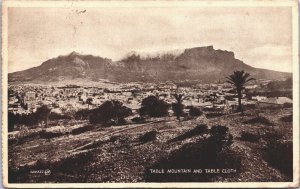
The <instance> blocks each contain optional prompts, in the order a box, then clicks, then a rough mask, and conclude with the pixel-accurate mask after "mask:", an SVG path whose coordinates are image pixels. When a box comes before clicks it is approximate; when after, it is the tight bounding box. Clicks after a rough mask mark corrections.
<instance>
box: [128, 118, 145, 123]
mask: <svg viewBox="0 0 300 189" xmlns="http://www.w3.org/2000/svg"><path fill="white" fill-rule="evenodd" d="M131 121H133V122H135V123H142V122H145V118H143V117H134V118H132V119H131Z"/></svg>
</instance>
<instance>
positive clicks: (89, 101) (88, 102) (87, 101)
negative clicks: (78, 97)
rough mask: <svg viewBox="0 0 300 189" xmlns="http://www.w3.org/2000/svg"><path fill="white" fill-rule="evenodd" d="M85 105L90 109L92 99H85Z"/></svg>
mask: <svg viewBox="0 0 300 189" xmlns="http://www.w3.org/2000/svg"><path fill="white" fill-rule="evenodd" d="M86 103H87V105H88V109H90V105H93V99H92V98H87V99H86Z"/></svg>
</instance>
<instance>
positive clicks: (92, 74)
mask: <svg viewBox="0 0 300 189" xmlns="http://www.w3.org/2000/svg"><path fill="white" fill-rule="evenodd" d="M234 70H245V71H246V72H249V73H250V74H251V75H252V76H253V77H255V78H256V79H278V78H285V77H289V76H291V74H290V73H284V72H276V71H271V70H266V69H258V68H254V67H251V66H249V65H247V64H245V63H243V62H242V61H240V60H238V59H236V58H235V57H234V53H233V52H229V51H224V50H215V49H214V48H213V46H207V47H196V48H190V49H185V50H184V51H183V53H181V54H179V55H173V54H162V55H159V56H154V57H153V56H152V57H147V58H144V57H143V58H142V57H140V55H138V54H134V53H133V54H131V55H129V56H127V57H126V58H124V59H122V60H119V61H115V62H113V61H112V60H111V59H107V58H101V57H96V56H92V55H80V54H78V53H76V52H72V53H70V54H69V55H66V56H59V57H57V58H53V59H50V60H47V61H45V62H43V63H42V64H41V65H40V66H38V67H34V68H30V69H27V70H24V71H20V72H15V73H11V74H9V75H8V77H9V82H31V83H36V82H58V81H65V80H75V79H84V80H91V81H99V80H100V79H108V80H110V81H116V82H132V81H149V82H161V81H168V80H173V81H177V80H198V81H199V82H214V81H217V80H221V81H223V80H224V78H225V76H227V75H229V74H231V73H232V72H233V71H234Z"/></svg>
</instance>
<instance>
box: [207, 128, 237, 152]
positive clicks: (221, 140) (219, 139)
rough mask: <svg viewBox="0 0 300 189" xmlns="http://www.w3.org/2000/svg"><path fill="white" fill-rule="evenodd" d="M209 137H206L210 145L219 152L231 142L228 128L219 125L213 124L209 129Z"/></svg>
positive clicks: (231, 138)
mask: <svg viewBox="0 0 300 189" xmlns="http://www.w3.org/2000/svg"><path fill="white" fill-rule="evenodd" d="M210 135H211V137H209V138H208V141H209V144H210V146H211V147H212V148H213V149H214V150H215V151H216V152H220V151H221V150H223V149H227V148H228V147H229V146H230V145H231V144H232V143H233V136H232V135H231V134H230V132H229V128H228V127H225V126H221V125H214V126H212V127H211V129H210Z"/></svg>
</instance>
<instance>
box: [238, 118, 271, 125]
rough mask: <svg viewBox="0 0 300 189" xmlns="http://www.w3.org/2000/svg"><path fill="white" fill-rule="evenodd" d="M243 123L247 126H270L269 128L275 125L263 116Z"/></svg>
mask: <svg viewBox="0 0 300 189" xmlns="http://www.w3.org/2000/svg"><path fill="white" fill-rule="evenodd" d="M243 123H246V124H256V123H260V124H263V125H268V126H271V125H273V123H271V121H270V120H268V119H267V118H265V117H262V116H258V117H255V118H252V119H249V120H247V121H244V122H243Z"/></svg>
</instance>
